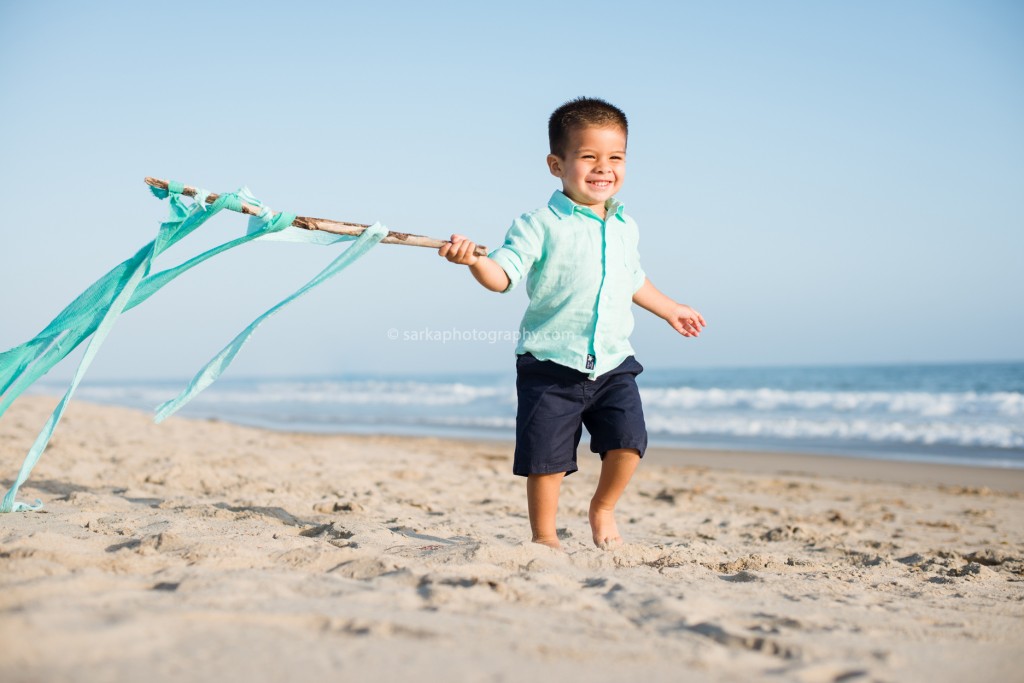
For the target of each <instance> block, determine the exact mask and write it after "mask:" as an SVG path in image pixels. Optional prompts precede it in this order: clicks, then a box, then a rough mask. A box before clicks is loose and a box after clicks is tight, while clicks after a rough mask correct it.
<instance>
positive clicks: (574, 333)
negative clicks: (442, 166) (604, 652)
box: [438, 97, 706, 549]
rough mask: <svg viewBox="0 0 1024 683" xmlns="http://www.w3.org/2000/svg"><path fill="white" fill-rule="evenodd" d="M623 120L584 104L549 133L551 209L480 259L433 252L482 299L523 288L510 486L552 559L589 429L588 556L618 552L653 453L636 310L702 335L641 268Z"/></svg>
mask: <svg viewBox="0 0 1024 683" xmlns="http://www.w3.org/2000/svg"><path fill="white" fill-rule="evenodd" d="M627 133H628V126H627V122H626V115H625V114H623V113H622V111H621V110H619V109H618V108H617V107H615V106H613V105H611V104H609V103H607V102H605V101H604V100H599V99H593V98H586V97H581V98H578V99H575V100H571V101H569V102H566V103H565V104H563V105H562V106H561V107H559V108H558V109H556V110H555V112H554V113H553V114H552V115H551V119H550V120H549V121H548V136H549V141H550V145H551V153H550V154H549V155H548V157H547V163H548V169H549V170H550V171H551V175H553V176H555V177H556V178H560V179H561V181H562V189H561V191H556V192H555V193H554V194H553V195H552V197H551V200H550V201H549V202H548V205H547V206H546V207H545V208H543V209H538V210H536V211H532V212H530V213H527V214H524V215H523V216H522V217H520V218H519V219H517V220H516V221H515V222H514V223H513V224H512V227H511V228H510V229H509V231H508V234H507V235H506V237H505V243H504V244H503V245H502V246H501V247H499V248H498V249H496V250H494V251H493V252H491V253H490V254H489V255H488V256H477V255H475V254H474V251H475V249H476V244H474V243H473V242H471V241H469V240H467V239H466V238H465V237H463V236H461V235H452V238H451V242H450V243H446V244H445V245H444V246H443V247H441V249H440V250H439V251H438V253H439V254H440V255H441V256H443V257H445V258H447V259H448V260H449V261H451V262H452V263H458V264H462V265H467V266H469V269H470V271H471V272H472V273H473V276H474V277H475V278H476V279H477V281H478V282H480V284H482V285H483V286H484V287H486V288H487V289H490V290H492V291H495V292H508V291H510V290H511V289H512V288H514V287H515V286H516V285H517V284H518V283H519V281H520V280H521V279H522V278H523V276H526V291H527V294H528V295H529V297H530V303H529V305H528V307H527V309H526V314H525V315H524V316H523V321H522V324H521V326H520V340H519V345H518V347H517V348H516V356H517V358H516V391H517V395H518V399H519V407H518V410H517V414H516V448H515V456H514V464H513V469H512V471H513V473H514V474H517V475H521V476H525V477H526V478H527V482H526V496H527V504H528V507H529V514H530V528H531V530H532V532H533V542H534V543H541V544H543V545H546V546H549V547H552V548H556V549H560V548H561V544H560V543H559V542H558V536H557V534H556V531H555V514H556V512H557V509H558V493H559V490H560V488H561V483H562V479H563V478H564V477H565V476H566V475H568V474H572V473H573V472H575V471H576V470H577V467H576V449H577V447H578V446H579V442H580V438H581V436H582V426H583V425H586V427H587V431H588V432H590V434H591V442H590V449H591V450H592V451H593V452H595V453H600V455H601V476H600V480H599V482H598V485H597V491H596V492H595V493H594V497H593V498H592V499H591V501H590V515H589V517H590V528H591V531H592V532H593V537H594V543H595V544H596V545H597V546H598V547H599V548H604V549H609V548H613V547H616V546H618V545H621V544H622V538H621V537H620V536H619V531H618V528H617V527H616V525H615V517H614V514H613V513H614V510H615V504H616V503H617V502H618V500H619V497H620V496H621V495H622V492H623V491H624V490H625V488H626V485H627V484H628V483H629V480H630V478H631V477H632V476H633V472H634V471H635V470H636V467H637V465H638V464H639V463H640V459H641V458H642V457H643V454H644V450H645V449H646V448H647V430H646V427H645V425H644V417H643V409H642V407H641V404H640V394H639V391H638V390H637V386H636V379H635V378H636V375H638V374H639V373H640V372H642V371H643V367H642V366H641V365H640V363H638V362H637V361H636V359H635V358H633V349H632V347H631V346H630V345H629V334H630V332H631V331H632V330H633V314H632V310H631V303H636V304H637V305H638V306H641V307H642V308H646V309H647V310H648V311H651V312H652V313H654V314H655V315H657V316H659V317H661V318H664V319H665V320H666V321H668V323H669V324H670V325H672V327H673V328H675V330H676V331H677V332H679V333H680V334H681V335H683V336H684V337H696V336H698V335H699V334H700V331H701V328H702V327H704V326H705V324H706V323H705V322H704V318H703V317H701V315H700V314H699V313H697V312H696V311H695V310H693V309H692V308H690V307H689V306H685V305H683V304H679V303H676V302H675V301H673V300H672V299H670V298H669V297H667V296H665V295H664V294H662V293H661V292H660V291H658V290H657V289H656V288H655V287H654V285H653V284H651V281H650V280H648V279H647V277H646V276H645V275H644V272H643V270H642V269H641V268H640V260H639V253H638V251H637V242H638V239H639V235H638V232H637V226H636V223H635V222H634V221H633V219H631V218H630V217H629V216H627V215H626V214H625V213H624V212H623V210H622V204H620V203H619V202H618V201H616V200H615V198H614V195H615V193H616V192H618V190H619V188H621V187H622V181H623V179H624V178H625V175H626V137H627Z"/></svg>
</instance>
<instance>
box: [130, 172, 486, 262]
mask: <svg viewBox="0 0 1024 683" xmlns="http://www.w3.org/2000/svg"><path fill="white" fill-rule="evenodd" d="M146 184H147V185H151V186H152V187H158V188H160V189H161V190H166V189H167V181H166V180H160V179H159V178H150V177H147V178H146ZM181 193H182V194H184V195H188V196H189V197H195V196H196V188H194V187H192V186H190V185H186V186H185V189H183V190H182V191H181ZM218 197H220V195H218V194H211V195H208V196H207V197H206V203H207V204H212V203H213V202H215V201H217V198H218ZM242 213H244V214H248V215H249V216H259V215H260V210H259V209H258V208H256V207H255V206H250V205H249V204H245V203H244V202H243V203H242ZM292 225H294V226H295V227H297V228H303V229H304V230H320V231H321V232H329V233H332V234H334V235H355V236H358V235H362V234H363V231H364V230H366V229H367V228H368V227H370V226H369V225H366V224H365V223H345V222H343V221H332V220H330V219H328V218H308V217H306V216H298V217H296V218H295V221H294V222H292ZM381 242H383V243H385V244H407V245H409V246H412V247H429V248H430V249H440V248H441V247H442V246H444V245H445V244H448V240H439V239H434V238H432V237H424V236H423V235H411V234H409V233H407V232H395V231H393V230H389V231H388V234H387V236H385V237H384V239H382V240H381ZM473 253H475V254H476V255H477V256H487V247H485V246H483V245H481V244H478V245H477V247H476V251H475V252H473Z"/></svg>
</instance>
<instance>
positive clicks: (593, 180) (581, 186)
mask: <svg viewBox="0 0 1024 683" xmlns="http://www.w3.org/2000/svg"><path fill="white" fill-rule="evenodd" d="M563 154H564V155H565V157H564V158H563V157H561V156H558V155H555V154H550V155H548V168H549V169H550V170H551V175H553V176H555V177H558V178H561V179H562V191H563V192H565V194H566V196H568V197H569V199H571V200H573V201H574V202H576V203H577V204H581V205H583V206H588V207H590V208H591V209H593V210H594V211H595V212H596V213H598V215H602V216H603V215H604V203H605V201H606V200H607V199H609V198H610V197H611V196H612V195H614V194H615V193H616V192H618V191H619V188H621V187H622V181H623V180H625V178H626V134H625V132H624V131H623V130H622V129H621V128H619V127H618V126H614V127H609V128H594V127H590V126H588V127H586V128H576V129H573V130H572V131H570V134H569V142H568V144H567V145H566V149H565V151H564V152H563Z"/></svg>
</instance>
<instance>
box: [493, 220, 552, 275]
mask: <svg viewBox="0 0 1024 683" xmlns="http://www.w3.org/2000/svg"><path fill="white" fill-rule="evenodd" d="M543 246H544V237H543V234H542V231H541V228H540V226H539V225H537V223H536V222H535V221H532V220H530V218H529V217H528V216H522V217H520V218H517V219H516V220H515V221H513V222H512V227H511V228H509V229H508V233H507V234H506V235H505V242H504V244H502V245H501V246H500V247H498V248H497V249H495V250H494V251H492V252H491V253H490V254H488V256H489V257H490V258H491V259H492V260H493V261H494V262H495V263H497V264H498V265H499V266H501V268H502V270H504V271H505V274H506V275H508V287H506V288H505V290H504V291H505V292H509V291H512V290H513V289H514V288H515V286H516V285H518V284H519V282H520V281H521V280H522V279H523V277H525V276H526V274H527V273H529V272H530V268H532V267H533V264H534V263H536V262H537V260H538V259H540V257H541V252H542V249H543Z"/></svg>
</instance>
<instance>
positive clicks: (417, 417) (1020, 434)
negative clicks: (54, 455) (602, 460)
mask: <svg viewBox="0 0 1024 683" xmlns="http://www.w3.org/2000/svg"><path fill="white" fill-rule="evenodd" d="M181 388H182V386H175V385H173V384H170V383H159V384H122V385H117V384H106V385H93V386H87V387H82V388H81V390H80V392H79V396H80V397H81V398H83V399H85V400H94V401H100V402H105V403H116V404H123V405H132V406H136V407H142V408H152V407H155V406H156V405H158V404H160V403H161V402H163V401H165V400H167V399H168V398H170V397H172V396H173V395H174V394H175V393H176V392H177V391H179V390H180V389H181ZM641 394H642V397H643V402H644V409H645V412H646V414H647V424H648V429H649V430H650V432H651V434H652V437H653V438H656V437H657V435H659V434H660V435H663V436H667V437H688V436H696V437H707V438H721V439H724V440H726V441H728V440H730V439H732V440H739V441H743V440H747V441H757V440H765V439H791V440H798V441H799V440H804V441H808V440H814V441H817V442H819V443H821V442H832V443H834V444H850V445H855V444H858V443H859V444H864V445H875V446H878V445H884V444H887V443H888V444H897V445H898V444H915V445H920V446H928V445H933V444H940V445H951V446H957V447H962V448H975V447H979V448H1007V449H1018V450H1019V449H1024V394H1022V393H1020V392H1018V391H992V392H975V391H959V392H957V391H945V392H926V391H909V390H908V391H855V390H831V391H824V390H785V389H772V388H760V389H731V388H730V389H726V388H693V387H671V388H660V387H653V388H644V389H642V390H641ZM190 409H191V410H193V411H194V413H195V414H209V415H215V416H220V417H228V418H238V419H243V420H244V419H246V416H250V417H252V418H253V419H259V420H273V421H275V423H280V424H281V425H287V424H288V423H289V422H295V423H302V422H304V421H308V420H310V419H311V418H313V417H314V416H315V419H316V423H317V424H337V425H342V424H367V425H369V424H379V425H387V424H395V425H398V424H409V425H413V424H415V425H421V426H424V427H427V428H429V427H430V426H431V425H433V426H435V427H449V428H453V429H459V428H464V429H479V428H483V429H497V430H506V431H511V430H513V429H514V427H515V419H514V418H515V410H516V395H515V389H514V387H513V386H512V384H511V382H509V381H508V379H507V378H505V379H503V380H500V381H499V380H497V379H496V380H494V381H493V382H489V383H472V382H461V381H452V380H448V381H443V380H438V381H430V380H410V381H396V380H393V379H366V380H319V381H303V380H263V381H235V382H222V383H220V384H218V385H215V386H213V387H211V388H210V389H209V390H207V391H206V392H205V393H203V394H201V395H200V396H199V397H197V399H196V400H195V402H194V403H193V404H192V406H191V407H190ZM342 418H343V419H342Z"/></svg>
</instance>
